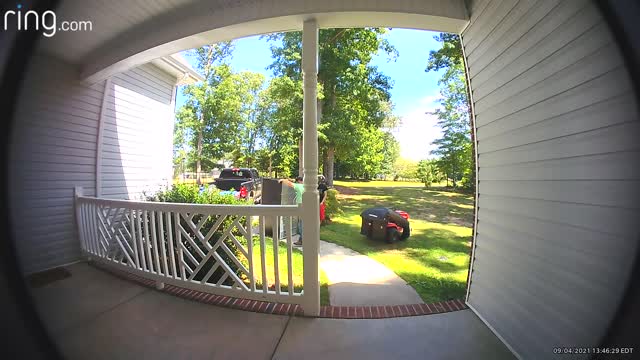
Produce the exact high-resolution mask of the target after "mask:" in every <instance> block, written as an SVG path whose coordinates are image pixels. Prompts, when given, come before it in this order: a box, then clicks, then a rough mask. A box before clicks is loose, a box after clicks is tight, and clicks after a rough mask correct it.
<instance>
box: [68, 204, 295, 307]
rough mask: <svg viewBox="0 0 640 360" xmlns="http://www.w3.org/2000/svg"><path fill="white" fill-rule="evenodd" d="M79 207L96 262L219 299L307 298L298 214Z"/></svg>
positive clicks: (264, 209) (273, 209)
mask: <svg viewBox="0 0 640 360" xmlns="http://www.w3.org/2000/svg"><path fill="white" fill-rule="evenodd" d="M76 199H77V200H76V216H77V220H78V230H79V234H80V239H81V246H82V250H83V251H84V252H85V253H87V255H89V256H91V257H95V258H97V259H100V260H101V261H106V262H109V263H112V264H117V265H119V266H122V267H124V268H125V269H130V271H132V272H137V273H142V274H143V275H144V274H149V275H148V276H149V277H153V278H155V279H157V280H158V281H163V282H171V283H176V282H179V284H180V285H181V286H186V287H192V288H194V289H198V290H204V291H207V290H208V291H210V292H212V293H218V292H220V291H223V292H224V294H230V295H234V294H236V293H244V294H245V295H246V294H254V295H256V296H253V298H259V299H270V298H273V300H277V301H288V302H293V303H296V302H297V301H298V300H294V299H287V298H288V297H289V298H291V297H296V296H299V295H301V294H302V278H303V274H302V271H301V270H300V269H301V268H302V264H301V263H300V262H301V256H297V255H296V256H294V250H293V249H292V242H293V240H292V239H293V235H292V234H293V233H294V230H295V225H294V224H295V222H296V221H297V219H298V217H297V215H298V211H299V208H298V207H297V206H234V205H193V204H173V203H155V202H134V201H124V200H108V199H97V198H90V197H81V196H80V197H77V198H76ZM282 227H284V228H285V229H282ZM271 234H278V235H277V236H272V237H268V236H267V235H271ZM296 269H298V270H296ZM234 296H242V295H234ZM249 297H251V296H249Z"/></svg>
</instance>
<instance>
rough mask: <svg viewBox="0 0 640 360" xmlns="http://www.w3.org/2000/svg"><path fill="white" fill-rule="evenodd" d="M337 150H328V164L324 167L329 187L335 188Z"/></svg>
mask: <svg viewBox="0 0 640 360" xmlns="http://www.w3.org/2000/svg"><path fill="white" fill-rule="evenodd" d="M335 153H336V149H334V148H328V149H327V152H326V162H325V164H324V166H323V170H324V172H325V175H324V176H325V178H326V180H327V186H333V165H334V161H335Z"/></svg>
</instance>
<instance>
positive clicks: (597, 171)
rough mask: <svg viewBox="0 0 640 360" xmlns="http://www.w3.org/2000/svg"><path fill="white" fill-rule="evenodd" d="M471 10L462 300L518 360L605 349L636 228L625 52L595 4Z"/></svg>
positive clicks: (637, 181)
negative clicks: (467, 233)
mask: <svg viewBox="0 0 640 360" xmlns="http://www.w3.org/2000/svg"><path fill="white" fill-rule="evenodd" d="M470 10H471V24H470V25H469V26H468V27H467V28H466V29H465V31H464V32H463V34H462V40H463V46H464V50H465V54H466V56H467V66H468V70H469V75H470V79H471V80H470V81H471V88H472V96H473V101H474V111H475V121H476V138H477V141H478V143H477V146H478V147H477V152H478V168H479V170H478V194H479V195H478V204H477V206H478V215H477V216H478V218H477V232H476V238H475V245H474V246H475V252H474V259H473V266H472V274H471V282H470V288H469V296H468V299H467V302H468V304H469V305H470V306H471V307H472V308H473V309H474V310H475V311H477V313H478V314H479V315H480V316H481V317H482V318H483V319H484V320H485V321H486V322H487V323H488V324H489V325H490V326H491V327H492V328H493V329H494V331H495V332H496V333H497V334H498V335H499V336H501V337H502V339H503V340H504V341H505V342H506V343H507V344H508V345H509V346H510V347H511V348H512V349H513V350H514V352H515V353H516V354H518V355H519V356H520V357H521V358H523V359H538V358H553V357H554V354H553V352H552V350H553V348H554V347H556V346H585V347H592V346H597V345H598V344H599V341H600V340H601V337H602V336H603V335H604V331H605V330H606V328H607V326H608V325H609V321H610V319H611V317H612V316H613V314H614V311H615V310H616V308H617V306H618V303H619V301H620V299H621V296H622V292H623V290H624V288H623V287H624V284H625V283H626V281H627V279H628V276H629V271H630V267H631V264H632V261H633V257H634V255H635V251H636V247H637V246H638V243H637V239H638V235H640V231H638V230H637V228H636V227H635V223H637V219H638V216H639V215H640V205H638V203H637V195H638V189H639V188H640V170H638V168H637V167H636V162H637V159H638V158H639V155H640V142H639V141H638V139H637V135H636V134H637V133H638V130H640V123H639V122H638V113H637V104H636V102H635V100H634V97H633V93H632V86H631V83H630V80H629V75H628V73H627V70H626V69H625V67H624V63H623V60H622V56H621V54H620V52H619V50H618V48H617V46H616V44H615V41H614V39H613V36H612V34H611V33H610V31H609V30H608V27H607V25H606V24H605V22H604V20H603V19H602V17H601V16H600V14H599V12H598V9H597V8H596V7H595V5H594V4H592V3H591V2H589V1H585V0H581V1H566V2H565V1H558V0H542V1H518V2H505V1H502V2H501V1H497V0H479V1H473V2H472V3H471V4H470ZM563 356H566V355H557V357H558V358H562V357H563ZM572 357H573V358H585V357H586V356H582V357H581V356H579V355H572Z"/></svg>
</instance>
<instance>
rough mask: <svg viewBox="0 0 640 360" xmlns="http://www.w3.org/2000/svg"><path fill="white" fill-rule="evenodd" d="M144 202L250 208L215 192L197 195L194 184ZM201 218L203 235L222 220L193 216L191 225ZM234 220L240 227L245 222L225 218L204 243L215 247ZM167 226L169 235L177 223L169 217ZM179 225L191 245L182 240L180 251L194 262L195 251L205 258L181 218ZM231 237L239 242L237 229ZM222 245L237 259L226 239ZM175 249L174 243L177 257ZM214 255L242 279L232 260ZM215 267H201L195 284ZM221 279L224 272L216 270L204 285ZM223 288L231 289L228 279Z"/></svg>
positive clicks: (178, 186)
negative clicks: (184, 252)
mask: <svg viewBox="0 0 640 360" xmlns="http://www.w3.org/2000/svg"><path fill="white" fill-rule="evenodd" d="M146 201H155V202H169V203H188V204H227V205H250V202H248V201H245V200H238V199H236V198H235V197H234V196H233V195H223V194H220V191H218V190H215V189H206V190H204V191H200V187H199V186H198V185H195V184H176V185H174V186H172V187H171V188H170V189H168V190H164V191H158V192H157V193H155V194H152V195H148V196H146ZM204 216H206V219H205V220H204V221H203V223H202V227H201V229H200V232H201V233H202V234H205V235H206V234H208V233H209V232H210V231H211V229H212V228H213V225H214V224H215V223H216V221H217V220H218V218H219V216H222V215H200V214H197V215H195V216H194V217H193V219H192V222H193V223H194V224H198V223H199V222H200V221H202V219H203V217H204ZM237 219H238V220H239V222H240V224H243V225H244V224H245V221H246V218H245V217H240V216H237V215H231V216H227V217H226V218H225V219H224V220H223V221H222V224H221V225H220V227H218V229H217V230H216V231H215V232H214V233H213V235H212V236H211V238H210V239H209V241H208V243H209V245H210V246H213V245H214V244H215V243H217V242H218V240H219V239H220V237H221V236H222V234H223V233H224V231H225V230H226V229H228V228H229V227H230V226H231V225H232V224H233V222H234V221H235V220H237ZM170 225H171V226H170V227H169V226H167V227H166V228H165V232H166V231H169V229H176V225H177V223H176V220H175V218H173V217H172V218H171V220H170ZM180 225H181V226H182V228H183V229H185V230H187V233H188V234H189V237H190V238H191V241H188V240H186V239H184V238H183V239H182V245H183V246H184V249H185V250H186V251H187V252H188V253H189V254H191V255H192V256H194V257H195V258H196V259H199V255H198V249H199V250H200V251H201V252H203V253H205V254H206V253H207V252H208V251H209V250H208V249H207V247H206V246H205V245H204V244H203V243H202V242H201V241H200V239H198V237H196V236H195V235H194V234H192V232H191V231H190V228H191V227H190V225H189V223H187V221H186V220H185V219H184V218H183V217H180ZM232 234H233V235H234V236H236V238H238V239H242V237H243V235H242V233H241V232H240V231H239V230H238V229H237V228H234V229H233V231H232ZM192 243H193V244H195V245H196V246H195V247H194V245H193V244H192ZM223 243H224V245H225V246H226V247H227V248H228V249H229V250H230V252H231V253H232V254H234V255H235V257H240V255H241V252H240V250H239V249H238V248H237V246H236V244H235V243H234V242H233V241H231V240H230V239H225V240H223ZM196 247H197V248H198V249H196ZM179 249H180V248H179V246H178V243H177V241H176V243H175V244H174V253H178V252H179ZM218 255H219V256H220V257H221V258H222V260H223V261H224V262H225V263H226V264H227V265H228V266H229V267H230V268H231V269H233V270H234V271H235V272H236V274H237V275H238V276H241V275H242V274H241V271H240V270H239V268H238V267H237V265H236V264H235V262H234V261H233V260H232V258H231V257H230V256H229V254H227V253H226V252H224V251H218ZM185 258H188V256H185ZM189 264H190V266H191V265H193V264H192V263H189ZM215 264H216V260H215V259H210V260H208V261H207V262H206V263H205V265H204V266H203V267H202V269H201V270H200V271H199V272H198V274H197V275H196V276H195V277H194V280H196V281H200V280H202V279H203V278H204V276H205V275H206V274H207V273H208V272H209V270H211V269H212V268H213V267H214V266H215ZM193 266H195V265H193ZM223 275H224V271H223V270H222V269H221V268H219V269H217V270H216V271H214V273H213V275H212V276H211V277H210V278H209V280H208V281H209V282H212V283H216V282H217V281H218V280H219V279H220V278H221V277H222V276H223ZM223 284H224V285H231V284H232V280H231V279H227V280H224V281H223Z"/></svg>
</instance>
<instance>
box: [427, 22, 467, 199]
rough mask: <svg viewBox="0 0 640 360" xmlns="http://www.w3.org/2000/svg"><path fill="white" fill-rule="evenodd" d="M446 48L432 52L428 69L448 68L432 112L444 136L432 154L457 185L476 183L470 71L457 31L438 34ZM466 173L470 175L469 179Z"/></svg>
mask: <svg viewBox="0 0 640 360" xmlns="http://www.w3.org/2000/svg"><path fill="white" fill-rule="evenodd" d="M435 38H436V40H439V41H441V42H442V48H440V49H439V50H437V51H431V52H430V53H429V62H428V64H427V69H426V71H435V70H440V69H445V72H444V74H443V75H442V78H441V79H440V80H439V81H438V84H439V85H440V87H441V88H440V94H441V95H442V98H441V99H440V107H439V108H438V109H436V111H434V112H432V113H431V114H433V115H435V116H436V117H437V118H438V125H439V126H440V127H441V128H442V137H441V138H439V139H437V140H435V141H434V142H433V144H434V145H436V146H437V148H436V149H435V150H433V151H432V154H434V155H437V156H438V160H437V161H436V166H437V167H438V168H439V169H440V171H442V172H443V173H445V174H446V175H447V186H448V185H449V184H448V182H449V179H452V181H453V187H456V186H457V185H458V181H459V180H461V179H464V180H465V181H463V183H464V184H465V185H466V186H475V185H474V184H475V181H474V180H472V179H469V178H468V177H474V178H475V169H474V165H475V164H474V162H473V158H474V153H473V151H474V149H473V134H472V132H471V125H472V124H471V117H470V110H471V106H470V102H469V96H468V91H469V89H468V87H467V82H466V74H465V69H464V63H463V59H462V47H461V44H460V38H459V36H458V35H454V34H444V33H443V34H440V35H438V36H436V37H435ZM465 176H466V177H467V178H466V179H465Z"/></svg>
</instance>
